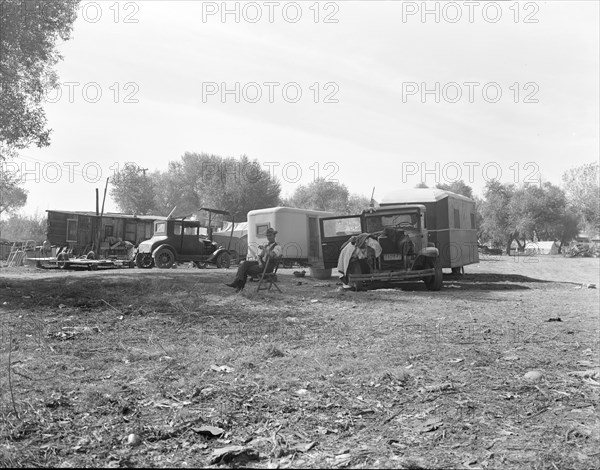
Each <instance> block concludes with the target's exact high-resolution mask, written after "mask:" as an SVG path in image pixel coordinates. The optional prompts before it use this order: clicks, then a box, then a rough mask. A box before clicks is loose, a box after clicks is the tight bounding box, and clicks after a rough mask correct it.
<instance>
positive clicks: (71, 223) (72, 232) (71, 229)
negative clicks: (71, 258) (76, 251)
mask: <svg viewBox="0 0 600 470" xmlns="http://www.w3.org/2000/svg"><path fill="white" fill-rule="evenodd" d="M67 241H68V242H76V241H77V219H67Z"/></svg>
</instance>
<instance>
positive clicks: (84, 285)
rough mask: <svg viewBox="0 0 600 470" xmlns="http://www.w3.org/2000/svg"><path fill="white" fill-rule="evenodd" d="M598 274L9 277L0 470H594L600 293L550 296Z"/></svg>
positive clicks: (578, 264)
mask: <svg viewBox="0 0 600 470" xmlns="http://www.w3.org/2000/svg"><path fill="white" fill-rule="evenodd" d="M532 266H533V267H532ZM597 269H598V260H595V259H567V260H563V259H562V258H547V259H542V261H541V262H540V263H538V264H536V265H533V264H532V263H528V266H525V264H523V263H521V264H519V263H515V260H513V259H508V258H505V259H501V260H486V261H484V262H482V263H481V264H480V265H478V266H476V267H475V266H474V267H469V268H467V273H471V274H467V275H466V276H463V277H447V278H446V280H445V286H446V287H445V288H444V289H443V290H442V291H441V292H439V293H434V292H428V291H426V290H425V289H424V287H423V285H422V284H407V285H404V286H402V287H401V288H386V289H379V290H371V291H367V292H362V293H353V292H338V291H337V286H336V285H335V280H333V279H332V280H331V281H316V280H312V279H310V278H305V279H302V280H301V281H299V280H298V279H296V278H294V277H293V275H292V270H281V271H280V276H279V277H280V278H281V282H280V285H281V287H282V289H283V291H284V293H283V295H281V294H279V293H276V292H275V293H272V292H267V293H261V294H258V295H257V294H254V293H251V292H247V293H244V294H242V295H235V294H233V293H232V292H231V290H229V289H228V288H227V287H225V286H223V282H225V281H226V280H227V279H228V278H230V277H231V271H229V272H227V271H224V270H203V271H200V270H172V271H159V270H151V271H140V270H119V271H106V272H73V273H63V272H51V271H35V270H33V269H26V268H20V269H9V270H3V271H2V279H0V288H1V289H2V300H1V301H0V303H2V302H6V304H4V305H2V306H1V309H0V315H1V316H0V322H1V334H0V340H1V342H0V346H1V349H0V353H1V355H0V386H1V390H0V393H1V397H2V401H1V409H0V418H1V421H0V429H1V439H2V440H1V442H0V465H3V466H67V467H68V466H104V467H106V466H108V467H123V466H160V467H165V466H169V467H174V466H175V467H185V466H195V467H198V466H208V465H210V462H211V454H212V452H213V450H214V449H218V448H222V447H226V446H228V445H241V446H247V447H250V448H252V449H255V450H256V451H258V452H259V459H258V460H251V461H248V462H244V461H241V462H237V461H235V460H234V461H233V462H231V463H229V464H226V465H236V462H237V463H242V464H244V465H245V466H255V467H267V466H273V465H279V466H281V467H287V466H292V467H307V468H308V467H309V468H316V467H353V468H362V467H384V468H398V467H400V468H431V467H436V468H442V467H443V468H448V467H451V468H515V467H517V468H590V467H598V465H599V456H600V454H599V453H598V451H597V448H598V443H599V440H600V439H599V438H600V436H599V433H598V424H599V422H598V417H597V408H596V407H597V404H598V391H599V388H600V387H598V386H597V385H594V384H593V378H592V381H590V380H589V378H585V377H580V376H576V375H569V372H573V371H581V370H594V369H597V368H598V359H599V358H598V306H599V300H598V290H594V289H587V288H585V289H576V288H575V287H577V286H576V285H574V284H568V283H560V282H551V281H552V280H555V281H564V280H565V276H567V277H569V279H568V280H574V281H577V282H579V280H580V282H585V283H589V282H596V283H597V276H598V274H597V273H598V271H597ZM288 271H289V272H288ZM537 273H541V275H540V276H538V275H537ZM565 273H567V274H565ZM298 282H301V283H302V284H300V285H298ZM248 287H249V288H251V287H253V286H252V285H251V284H250V285H249V286H248ZM557 317H560V319H561V321H551V322H549V321H548V320H549V319H550V318H557ZM9 356H10V359H9ZM530 370H540V371H542V372H543V377H542V379H541V380H539V381H537V382H528V381H527V380H525V379H524V378H523V376H524V374H525V373H526V372H527V371H530ZM9 373H10V374H9ZM596 380H598V377H597V376H596ZM206 425H212V426H216V427H219V428H221V429H222V430H224V434H223V435H221V436H220V437H213V436H210V435H207V434H206V432H205V431H204V430H203V429H202V426H206ZM131 433H135V434H138V435H139V436H140V437H141V439H142V443H141V444H140V445H138V446H131V445H128V443H127V436H128V435H129V434H131ZM218 465H220V464H215V466H218Z"/></svg>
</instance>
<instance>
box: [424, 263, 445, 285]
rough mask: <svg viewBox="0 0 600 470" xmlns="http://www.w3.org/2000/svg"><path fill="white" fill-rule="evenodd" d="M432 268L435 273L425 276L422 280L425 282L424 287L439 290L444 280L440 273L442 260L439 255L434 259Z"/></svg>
mask: <svg viewBox="0 0 600 470" xmlns="http://www.w3.org/2000/svg"><path fill="white" fill-rule="evenodd" d="M433 268H434V269H435V274H434V275H433V276H427V277H426V278H425V279H423V281H424V282H425V287H426V288H427V290H430V291H439V290H441V289H442V284H443V282H444V274H443V273H442V261H441V260H440V258H439V256H438V257H437V258H436V259H435V261H434V264H433Z"/></svg>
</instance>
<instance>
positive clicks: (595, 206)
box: [563, 162, 600, 231]
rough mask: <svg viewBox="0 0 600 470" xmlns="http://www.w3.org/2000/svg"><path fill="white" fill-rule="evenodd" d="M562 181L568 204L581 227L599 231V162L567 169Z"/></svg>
mask: <svg viewBox="0 0 600 470" xmlns="http://www.w3.org/2000/svg"><path fill="white" fill-rule="evenodd" d="M563 183H564V188H565V192H566V195H567V200H568V202H569V206H570V208H571V209H572V210H573V211H575V212H576V214H577V215H578V216H579V217H580V221H581V223H582V226H583V228H585V229H586V230H595V231H600V164H599V163H598V162H594V163H588V164H586V165H581V166H578V167H576V168H572V169H570V170H568V171H567V172H565V173H564V174H563Z"/></svg>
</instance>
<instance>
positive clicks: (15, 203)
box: [0, 164, 27, 215]
mask: <svg viewBox="0 0 600 470" xmlns="http://www.w3.org/2000/svg"><path fill="white" fill-rule="evenodd" d="M19 184H20V182H19V178H18V177H17V175H16V174H15V173H12V172H8V171H6V170H5V168H4V166H3V165H1V164H0V215H1V214H2V213H3V212H7V213H9V214H10V213H12V212H13V211H15V210H17V209H19V208H20V207H23V206H24V205H25V203H26V202H27V191H25V190H24V189H23V188H21V187H19Z"/></svg>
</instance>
